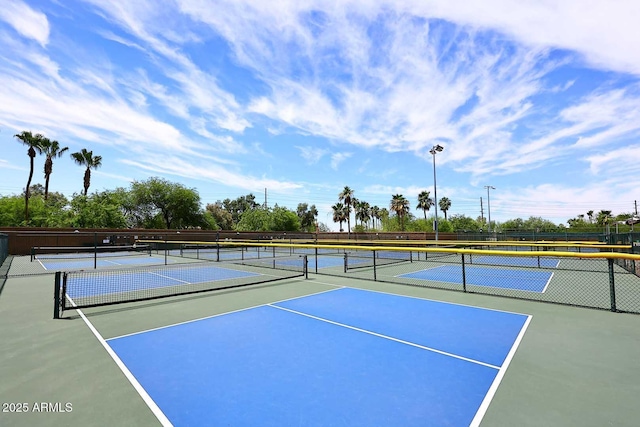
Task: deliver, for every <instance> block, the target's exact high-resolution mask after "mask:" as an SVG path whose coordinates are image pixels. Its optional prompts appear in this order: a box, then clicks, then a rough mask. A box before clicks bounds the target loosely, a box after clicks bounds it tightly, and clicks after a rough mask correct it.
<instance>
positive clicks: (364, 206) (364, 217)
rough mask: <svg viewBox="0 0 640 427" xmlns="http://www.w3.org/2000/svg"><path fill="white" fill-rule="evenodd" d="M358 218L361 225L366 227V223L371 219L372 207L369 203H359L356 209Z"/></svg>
mask: <svg viewBox="0 0 640 427" xmlns="http://www.w3.org/2000/svg"><path fill="white" fill-rule="evenodd" d="M355 212H356V218H357V219H359V220H360V224H362V226H363V227H364V224H365V223H368V222H369V220H370V219H371V215H370V213H369V212H370V205H369V203H367V202H358V204H357V207H356V211H355Z"/></svg>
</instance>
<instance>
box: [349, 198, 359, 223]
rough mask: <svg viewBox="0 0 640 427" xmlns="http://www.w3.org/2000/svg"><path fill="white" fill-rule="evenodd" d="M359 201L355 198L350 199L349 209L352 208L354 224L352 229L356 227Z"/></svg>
mask: <svg viewBox="0 0 640 427" xmlns="http://www.w3.org/2000/svg"><path fill="white" fill-rule="evenodd" d="M359 203H360V200H358V199H356V198H355V197H352V198H351V207H352V208H353V221H354V222H355V224H354V227H357V226H358V204H359Z"/></svg>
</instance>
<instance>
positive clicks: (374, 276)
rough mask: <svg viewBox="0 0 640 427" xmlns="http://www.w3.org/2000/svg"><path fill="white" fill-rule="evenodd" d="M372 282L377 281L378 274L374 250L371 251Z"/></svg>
mask: <svg viewBox="0 0 640 427" xmlns="http://www.w3.org/2000/svg"><path fill="white" fill-rule="evenodd" d="M373 281H374V282H377V281H378V274H377V268H376V251H375V249H374V251H373Z"/></svg>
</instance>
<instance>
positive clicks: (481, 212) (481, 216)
mask: <svg viewBox="0 0 640 427" xmlns="http://www.w3.org/2000/svg"><path fill="white" fill-rule="evenodd" d="M480 219H482V223H483V224H484V208H483V207H482V197H480Z"/></svg>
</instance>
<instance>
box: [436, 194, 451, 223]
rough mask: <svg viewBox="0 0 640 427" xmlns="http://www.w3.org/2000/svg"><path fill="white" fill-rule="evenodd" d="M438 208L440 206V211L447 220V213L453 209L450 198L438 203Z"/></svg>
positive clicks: (444, 198) (442, 199)
mask: <svg viewBox="0 0 640 427" xmlns="http://www.w3.org/2000/svg"><path fill="white" fill-rule="evenodd" d="M438 206H440V210H441V211H442V212H444V220H445V221H446V220H447V211H448V210H449V208H450V207H451V200H449V198H448V197H443V198H441V199H440V201H438Z"/></svg>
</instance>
